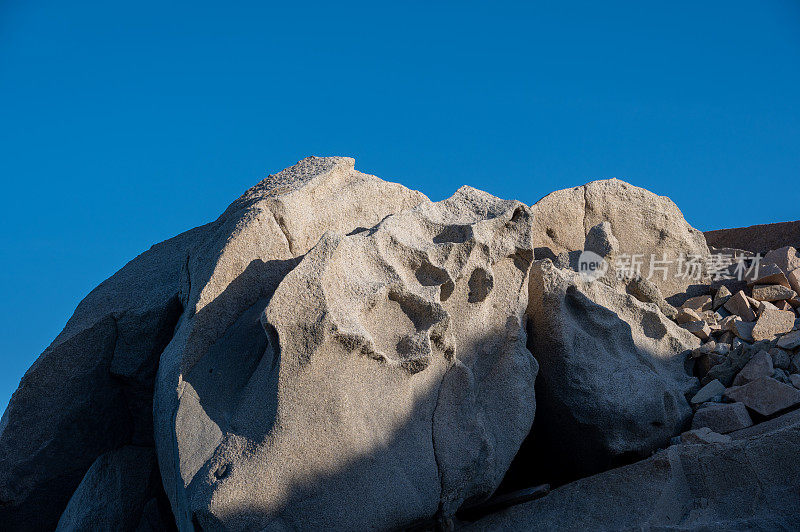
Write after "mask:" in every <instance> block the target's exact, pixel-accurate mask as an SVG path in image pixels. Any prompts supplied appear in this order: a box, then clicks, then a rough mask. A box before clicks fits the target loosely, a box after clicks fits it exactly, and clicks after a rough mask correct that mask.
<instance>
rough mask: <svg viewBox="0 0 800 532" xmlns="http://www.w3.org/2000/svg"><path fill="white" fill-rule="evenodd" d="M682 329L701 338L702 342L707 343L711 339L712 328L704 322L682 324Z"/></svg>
mask: <svg viewBox="0 0 800 532" xmlns="http://www.w3.org/2000/svg"><path fill="white" fill-rule="evenodd" d="M681 327H683V328H684V329H686V330H687V331H689V332H690V333H692V334H693V335H695V336H697V337H698V338H700V340H703V341H706V340H708V339H709V338H711V328H710V327H709V326H708V324H707V323H706V322H704V321H702V320H701V321H689V322H686V323H682V324H681Z"/></svg>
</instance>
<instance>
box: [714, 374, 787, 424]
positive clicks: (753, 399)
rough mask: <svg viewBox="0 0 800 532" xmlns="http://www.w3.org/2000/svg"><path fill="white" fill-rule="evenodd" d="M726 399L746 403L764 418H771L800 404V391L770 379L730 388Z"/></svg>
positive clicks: (726, 393) (765, 378)
mask: <svg viewBox="0 0 800 532" xmlns="http://www.w3.org/2000/svg"><path fill="white" fill-rule="evenodd" d="M725 397H727V398H728V399H730V400H732V401H738V402H742V403H744V405H745V406H746V407H747V408H749V409H750V410H752V411H753V412H756V413H758V414H761V415H762V416H771V415H772V414H775V413H777V412H780V411H781V410H785V409H787V408H790V407H793V406H796V405H798V404H800V390H797V389H796V388H794V387H792V386H789V385H787V384H784V383H782V382H778V381H776V380H775V379H773V378H770V377H764V378H761V379H758V380H755V381H753V382H750V383H748V384H745V385H744V386H734V387H733V388H728V390H726V391H725Z"/></svg>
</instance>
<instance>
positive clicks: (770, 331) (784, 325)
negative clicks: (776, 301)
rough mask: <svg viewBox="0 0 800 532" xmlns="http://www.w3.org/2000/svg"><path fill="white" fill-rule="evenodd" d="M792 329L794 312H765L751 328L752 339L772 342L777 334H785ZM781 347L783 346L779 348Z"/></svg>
mask: <svg viewBox="0 0 800 532" xmlns="http://www.w3.org/2000/svg"><path fill="white" fill-rule="evenodd" d="M793 327H794V312H786V311H785V310H765V311H764V313H763V314H762V315H761V317H760V318H758V321H757V322H756V325H755V327H753V330H752V334H753V339H754V340H755V341H756V342H758V341H761V340H772V339H773V338H775V337H776V336H778V335H779V334H785V333H788V332H790V331H791V330H792V328H793ZM779 347H783V346H779Z"/></svg>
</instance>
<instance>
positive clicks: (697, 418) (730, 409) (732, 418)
mask: <svg viewBox="0 0 800 532" xmlns="http://www.w3.org/2000/svg"><path fill="white" fill-rule="evenodd" d="M752 424H753V420H752V419H750V414H748V413H747V407H745V406H744V403H724V404H709V405H707V406H703V407H702V408H700V409H699V410H698V411H697V412H696V413H695V415H694V418H693V419H692V429H700V428H703V427H706V428H709V429H711V430H713V431H714V432H718V433H720V434H727V433H729V432H733V431H734V430H739V429H744V428H747V427H749V426H751V425H752Z"/></svg>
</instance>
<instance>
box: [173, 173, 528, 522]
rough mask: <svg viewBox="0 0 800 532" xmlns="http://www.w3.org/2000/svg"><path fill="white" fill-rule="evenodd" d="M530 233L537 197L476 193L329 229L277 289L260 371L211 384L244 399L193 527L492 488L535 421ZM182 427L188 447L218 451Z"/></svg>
mask: <svg viewBox="0 0 800 532" xmlns="http://www.w3.org/2000/svg"><path fill="white" fill-rule="evenodd" d="M530 242H531V234H530V213H529V210H528V209H527V208H526V207H525V206H524V205H523V204H521V203H519V202H515V201H503V200H499V199H497V198H494V197H493V196H490V195H488V194H485V193H482V192H479V191H476V190H474V189H470V188H468V187H463V188H462V189H460V190H459V191H458V192H457V193H456V194H455V195H454V196H453V197H452V198H450V199H448V200H445V201H442V202H439V203H429V202H427V203H423V204H421V205H419V206H418V207H417V208H415V209H412V210H408V211H404V212H401V213H399V214H396V215H393V216H389V217H387V218H386V219H385V220H383V221H382V222H381V223H380V224H379V225H377V226H376V227H373V228H371V229H369V230H366V231H359V232H356V233H354V234H351V235H349V236H344V235H342V234H340V233H337V232H333V231H331V232H328V233H326V234H325V235H324V236H323V237H322V239H321V240H320V242H319V243H318V244H317V245H316V246H315V247H314V248H313V249H312V250H311V251H310V252H309V253H308V254H307V255H306V256H305V257H304V258H303V260H302V262H300V264H299V265H298V266H297V267H296V268H295V269H294V270H293V271H292V272H291V273H289V274H288V275H287V276H286V277H285V279H284V280H283V281H282V282H281V284H280V285H279V287H278V289H277V290H276V291H275V293H274V295H273V296H272V298H271V300H270V302H269V305H268V306H267V308H266V311H265V312H264V314H263V317H262V322H263V325H264V329H265V331H266V335H265V337H266V338H267V339H268V342H267V346H266V351H265V353H264V354H263V357H262V358H261V359H260V360H259V361H258V364H257V366H256V367H255V368H254V370H253V371H252V375H251V377H250V378H249V379H246V380H241V381H233V380H231V379H230V376H228V377H226V376H225V373H224V371H225V370H224V369H222V370H221V371H222V372H223V373H222V376H221V377H219V379H218V380H217V381H216V382H217V383H218V384H217V386H215V387H211V386H210V385H209V386H203V388H202V389H208V390H212V389H213V390H214V392H215V393H219V391H220V390H224V391H225V392H226V394H227V395H232V396H235V397H237V398H238V400H237V401H236V402H230V403H229V404H230V408H229V409H228V410H226V411H225V412H224V415H222V416H220V424H219V425H218V427H219V430H220V432H221V433H222V436H221V437H220V438H219V440H218V443H217V444H216V447H215V448H213V449H212V452H211V453H210V454H209V455H207V456H206V457H204V458H205V461H204V463H203V464H202V466H201V467H200V468H199V470H198V471H197V473H196V474H194V476H193V477H192V478H188V477H184V479H185V481H187V484H188V489H187V490H186V492H187V495H186V498H187V500H188V501H189V503H190V508H191V513H192V519H193V521H194V523H195V524H196V525H198V526H200V527H202V528H203V529H218V528H225V529H231V530H253V529H256V530H289V529H318V528H328V529H335V530H364V529H392V528H395V527H401V526H404V525H408V524H409V523H410V522H412V521H414V520H416V519H420V518H430V517H433V516H434V515H435V514H437V513H438V514H440V515H441V516H444V517H446V516H449V515H452V514H453V513H454V512H455V511H456V509H458V507H459V506H460V505H461V503H462V502H463V501H465V500H477V499H482V498H485V497H487V496H488V495H490V494H491V493H492V492H493V491H494V490H495V488H496V487H497V486H498V484H499V483H500V481H501V479H502V477H503V475H504V473H505V471H506V469H507V467H508V465H509V464H510V462H511V460H512V458H513V457H514V455H515V453H516V451H517V449H518V448H519V446H520V444H521V442H522V441H523V439H524V438H525V436H526V435H527V434H528V431H529V430H530V426H531V423H532V421H533V416H534V409H535V401H534V388H533V385H534V380H535V377H536V372H537V364H536V362H535V360H534V359H533V357H532V356H531V354H530V352H529V351H528V350H527V349H526V347H525V342H526V333H525V309H526V304H527V295H528V294H527V288H526V286H527V284H526V282H527V276H528V269H529V266H530V262H531V259H532V249H531V244H530ZM233 332H235V331H233ZM212 355H213V354H209V355H207V357H208V360H201V361H199V362H197V364H196V366H195V371H196V372H197V373H196V375H197V378H199V377H200V376H203V377H207V378H208V381H209V382H211V379H213V378H214V376H213V375H216V374H217V373H218V372H219V371H220V370H219V369H217V366H213V368H212V364H211V358H210V357H211V356H212ZM226 356H228V357H230V356H234V357H235V356H238V355H237V354H236V353H232V352H231V351H227V352H226ZM211 369H213V370H214V371H213V374H212V373H211ZM229 375H230V374H229ZM195 378H196V377H195V375H194V372H192V373H190V374H189V375H187V377H186V381H185V382H187V383H191V384H192V385H193V386H195V389H200V388H199V387H198V386H196V385H197V383H198V382H199V381H196V380H195ZM187 395H188V394H187V392H186V391H184V394H183V397H184V398H185V397H187ZM200 397H201V402H202V400H203V399H202V395H200ZM179 415H180V414H179ZM180 419H183V418H180ZM182 422H183V423H184V428H183V430H181V431H180V432H178V433H177V438H178V448H179V449H181V448H186V449H196V448H204V446H205V442H204V441H203V438H204V436H203V430H204V429H203V427H202V424H201V423H198V422H197V421H195V424H194V425H190V424H189V423H188V420H186V421H182ZM181 488H182V486H181ZM182 526H183V527H185V528H188V524H187V523H183V524H182Z"/></svg>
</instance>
